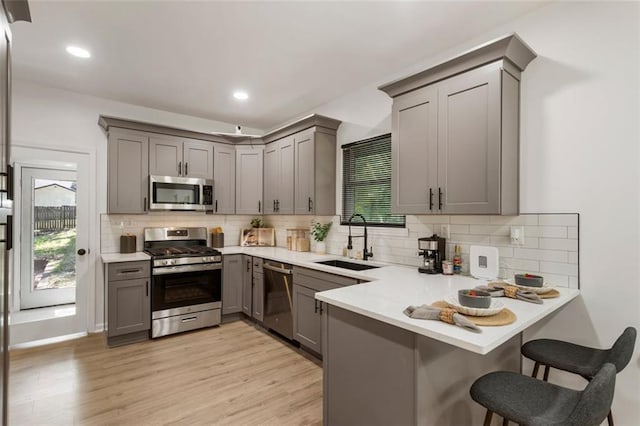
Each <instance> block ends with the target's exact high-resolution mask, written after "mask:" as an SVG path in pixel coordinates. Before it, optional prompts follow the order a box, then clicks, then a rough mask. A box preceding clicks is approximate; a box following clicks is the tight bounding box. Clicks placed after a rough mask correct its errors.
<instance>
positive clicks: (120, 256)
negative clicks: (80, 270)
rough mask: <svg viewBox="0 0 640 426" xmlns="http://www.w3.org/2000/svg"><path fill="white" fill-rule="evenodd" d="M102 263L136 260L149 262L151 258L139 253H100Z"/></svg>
mask: <svg viewBox="0 0 640 426" xmlns="http://www.w3.org/2000/svg"><path fill="white" fill-rule="evenodd" d="M101 256H102V263H117V262H135V261H136V260H149V259H151V257H150V256H149V255H148V254H146V253H144V252H141V251H137V252H135V253H102V254H101Z"/></svg>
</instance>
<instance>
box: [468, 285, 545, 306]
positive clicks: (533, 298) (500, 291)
mask: <svg viewBox="0 0 640 426" xmlns="http://www.w3.org/2000/svg"><path fill="white" fill-rule="evenodd" d="M476 290H482V291H486V292H488V293H489V294H491V297H503V296H504V297H510V298H511V299H518V300H524V301H525V302H531V303H542V299H540V296H538V295H537V294H535V293H534V292H532V291H529V290H524V289H521V288H518V287H516V286H513V285H509V284H504V283H490V285H479V286H477V287H476Z"/></svg>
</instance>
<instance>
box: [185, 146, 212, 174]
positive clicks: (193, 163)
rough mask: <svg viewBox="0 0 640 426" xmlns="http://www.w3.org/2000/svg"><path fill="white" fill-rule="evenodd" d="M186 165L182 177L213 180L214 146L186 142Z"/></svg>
mask: <svg viewBox="0 0 640 426" xmlns="http://www.w3.org/2000/svg"><path fill="white" fill-rule="evenodd" d="M182 152H183V154H184V156H183V158H184V165H183V166H182V167H183V169H182V176H187V177H193V178H202V179H213V144H212V143H211V142H202V141H196V140H185V141H184V146H183V148H182Z"/></svg>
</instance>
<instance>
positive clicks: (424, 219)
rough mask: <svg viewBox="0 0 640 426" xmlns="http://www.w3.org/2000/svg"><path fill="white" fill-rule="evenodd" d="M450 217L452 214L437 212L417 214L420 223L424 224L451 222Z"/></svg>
mask: <svg viewBox="0 0 640 426" xmlns="http://www.w3.org/2000/svg"><path fill="white" fill-rule="evenodd" d="M450 218H451V216H447V215H437V214H434V215H421V216H416V220H417V221H418V223H424V224H437V223H450ZM451 223H453V222H451Z"/></svg>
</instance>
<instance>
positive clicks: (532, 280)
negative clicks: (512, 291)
mask: <svg viewBox="0 0 640 426" xmlns="http://www.w3.org/2000/svg"><path fill="white" fill-rule="evenodd" d="M515 282H516V284H518V285H524V286H527V287H542V285H543V284H544V278H543V277H541V276H540V275H532V274H516V276H515Z"/></svg>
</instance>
